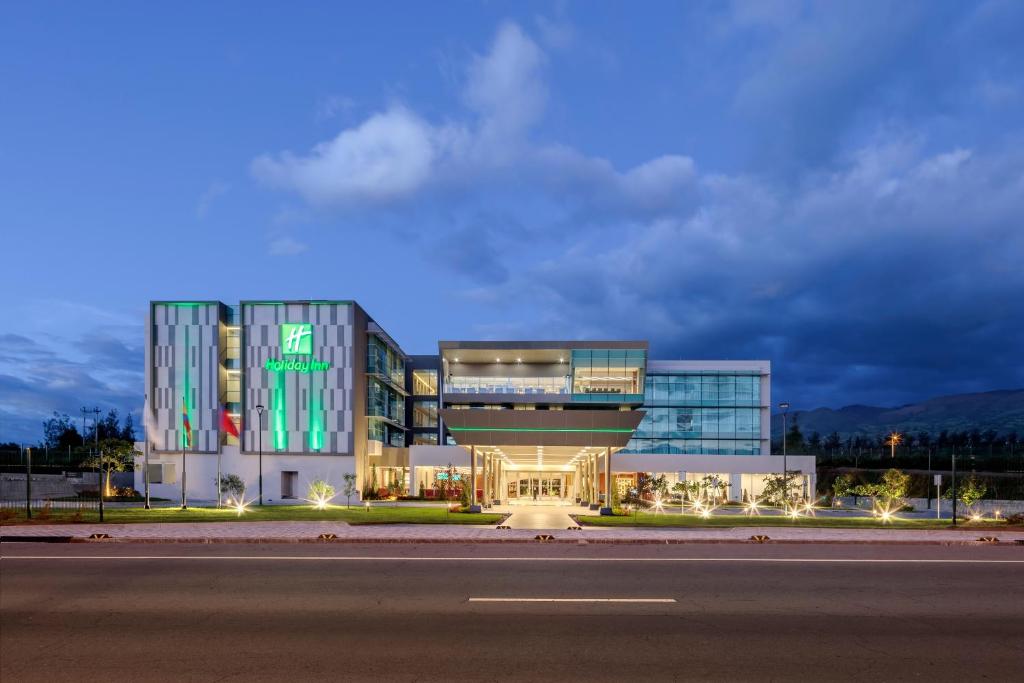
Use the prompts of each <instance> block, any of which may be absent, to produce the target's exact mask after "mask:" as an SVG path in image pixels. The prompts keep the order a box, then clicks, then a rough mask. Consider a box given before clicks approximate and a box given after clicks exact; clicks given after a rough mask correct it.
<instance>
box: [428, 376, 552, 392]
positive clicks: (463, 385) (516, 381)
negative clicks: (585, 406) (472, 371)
mask: <svg viewBox="0 0 1024 683" xmlns="http://www.w3.org/2000/svg"><path fill="white" fill-rule="evenodd" d="M444 391H445V393H446V394H567V393H569V378H568V377H564V376H561V377H449V378H448V381H447V382H446V383H445V386H444Z"/></svg>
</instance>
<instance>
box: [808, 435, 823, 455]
mask: <svg viewBox="0 0 1024 683" xmlns="http://www.w3.org/2000/svg"><path fill="white" fill-rule="evenodd" d="M807 447H808V448H809V449H810V450H811V452H813V453H820V452H821V434H819V433H818V432H811V435H810V436H809V437H808V438H807Z"/></svg>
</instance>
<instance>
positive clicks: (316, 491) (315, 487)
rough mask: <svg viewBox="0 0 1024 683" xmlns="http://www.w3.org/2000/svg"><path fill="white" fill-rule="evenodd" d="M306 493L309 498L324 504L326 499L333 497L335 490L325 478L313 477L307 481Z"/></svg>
mask: <svg viewBox="0 0 1024 683" xmlns="http://www.w3.org/2000/svg"><path fill="white" fill-rule="evenodd" d="M306 495H307V497H308V498H309V500H312V501H314V502H323V503H324V504H326V503H327V501H329V500H330V499H331V498H334V495H335V491H334V487H333V486H332V485H331V484H330V482H328V481H327V480H326V479H314V480H313V481H311V482H309V491H308V493H307V494H306Z"/></svg>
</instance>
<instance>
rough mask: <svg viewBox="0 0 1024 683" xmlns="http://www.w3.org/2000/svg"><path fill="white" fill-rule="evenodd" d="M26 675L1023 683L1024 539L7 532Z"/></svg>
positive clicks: (6, 567)
mask: <svg viewBox="0 0 1024 683" xmlns="http://www.w3.org/2000/svg"><path fill="white" fill-rule="evenodd" d="M0 555H2V559H0V679H2V680H3V681H4V683H7V682H8V681H11V682H14V681H108V682H109V681H241V682H246V683H248V682H251V681H264V680H266V681H270V680H273V681H327V680H358V681H370V680H446V681H466V680H469V681H475V680H519V681H538V680H541V681H547V680H588V681H606V680H617V681H634V680H663V679H694V680H745V681H749V680H758V681H768V680H816V681H833V680H852V679H857V680H861V681H872V682H873V683H874V682H877V681H902V680H908V679H918V680H922V681H929V682H933V681H951V680H957V681H965V680H970V681H976V680H995V681H1011V680H1016V681H1020V680H1022V678H1024V548H1021V547H948V548H947V547H938V546H908V547H896V546H860V545H848V546H827V545H760V546H758V545H749V546H748V545H686V546H609V545H596V544H590V545H579V546H575V545H573V546H561V545H558V546H556V545H550V544H548V545H541V544H537V545H508V546H504V545H503V546H498V545H423V546H413V545H405V544H396V545H375V546H355V545H346V544H337V545H280V546H260V545H213V546H192V545H117V544H102V545H100V544H96V545H92V544H89V545H85V544H73V545H51V544H9V543H4V544H2V545H0Z"/></svg>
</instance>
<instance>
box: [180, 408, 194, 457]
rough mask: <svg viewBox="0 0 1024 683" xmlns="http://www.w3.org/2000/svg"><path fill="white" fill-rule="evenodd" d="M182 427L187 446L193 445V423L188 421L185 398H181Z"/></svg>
mask: <svg viewBox="0 0 1024 683" xmlns="http://www.w3.org/2000/svg"><path fill="white" fill-rule="evenodd" d="M181 429H182V431H183V432H184V437H185V443H184V445H185V446H186V447H191V446H192V423H191V422H189V421H188V406H187V405H185V399H184V397H182V399H181Z"/></svg>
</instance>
